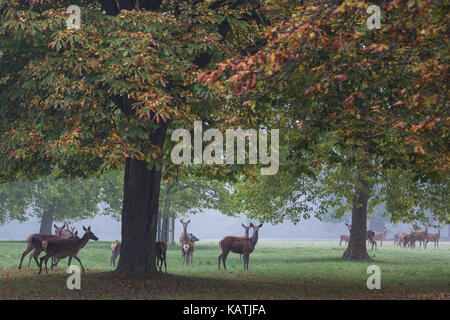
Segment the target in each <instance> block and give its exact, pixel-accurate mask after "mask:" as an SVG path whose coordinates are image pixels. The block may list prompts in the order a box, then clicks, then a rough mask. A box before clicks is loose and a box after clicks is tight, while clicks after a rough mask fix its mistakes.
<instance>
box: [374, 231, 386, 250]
mask: <svg viewBox="0 0 450 320" xmlns="http://www.w3.org/2000/svg"><path fill="white" fill-rule="evenodd" d="M386 235H387V229H386V227H384V232H375V238H374V239H375V241H377V240H378V241H380V247H383V240H384V239H385V238H386Z"/></svg>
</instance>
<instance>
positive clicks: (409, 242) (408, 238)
mask: <svg viewBox="0 0 450 320" xmlns="http://www.w3.org/2000/svg"><path fill="white" fill-rule="evenodd" d="M402 240H403V248H406V247H407V246H408V247H410V248H413V247H414V246H415V244H414V241H413V237H412V235H411V233H406V234H404V236H403V237H402Z"/></svg>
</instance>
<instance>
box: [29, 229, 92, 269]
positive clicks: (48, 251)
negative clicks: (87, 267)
mask: <svg viewBox="0 0 450 320" xmlns="http://www.w3.org/2000/svg"><path fill="white" fill-rule="evenodd" d="M83 230H84V232H85V233H84V235H83V237H82V238H81V239H80V238H79V237H78V234H77V232H75V237H74V238H69V239H47V240H44V241H42V247H43V249H44V250H45V256H43V257H42V258H41V259H40V264H39V273H38V275H39V274H41V272H42V263H43V262H44V261H45V273H47V272H48V271H47V262H48V259H49V258H52V257H55V258H59V259H62V258H65V257H69V263H68V265H69V266H70V263H71V262H72V258H75V260H77V261H78V263H79V264H80V266H81V270H82V271H83V272H85V271H84V267H83V264H82V263H81V260H80V258H78V256H77V254H78V252H79V251H80V250H81V249H82V248H83V247H84V246H85V245H86V244H87V243H88V241H89V240H94V241H97V240H98V238H97V237H96V236H95V234H94V233H93V232H92V231H91V227H90V226H89V227H88V228H87V229H86V228H85V227H84V226H83ZM53 267H54V265H53V264H52V268H53Z"/></svg>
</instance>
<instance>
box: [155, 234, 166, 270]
mask: <svg viewBox="0 0 450 320" xmlns="http://www.w3.org/2000/svg"><path fill="white" fill-rule="evenodd" d="M155 246H156V267H157V268H158V269H159V271H160V272H162V266H163V263H164V270H165V271H166V273H167V263H166V253H167V243H165V242H164V241H157V242H156V243H155ZM160 263H161V265H160Z"/></svg>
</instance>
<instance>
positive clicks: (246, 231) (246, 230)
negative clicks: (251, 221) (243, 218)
mask: <svg viewBox="0 0 450 320" xmlns="http://www.w3.org/2000/svg"><path fill="white" fill-rule="evenodd" d="M241 225H242V227H243V228H244V230H245V235H246V236H247V237H248V230H250V228H251V227H250V225H249V226H246V225H245V224H243V223H241Z"/></svg>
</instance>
